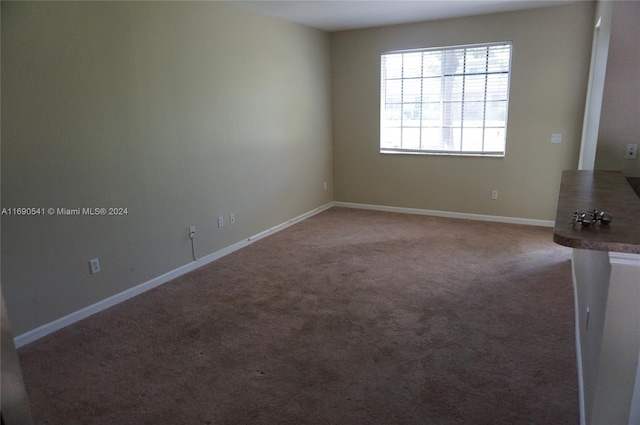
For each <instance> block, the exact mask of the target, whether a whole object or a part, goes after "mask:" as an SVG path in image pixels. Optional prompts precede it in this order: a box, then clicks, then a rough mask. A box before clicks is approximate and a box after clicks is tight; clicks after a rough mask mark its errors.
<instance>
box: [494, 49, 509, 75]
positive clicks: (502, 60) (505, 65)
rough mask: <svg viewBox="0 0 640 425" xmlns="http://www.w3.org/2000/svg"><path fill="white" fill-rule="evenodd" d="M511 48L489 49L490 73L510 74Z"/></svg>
mask: <svg viewBox="0 0 640 425" xmlns="http://www.w3.org/2000/svg"><path fill="white" fill-rule="evenodd" d="M510 52H511V48H510V46H493V47H491V48H490V49H489V68H488V71H489V72H508V71H509V62H510V56H511V53H510Z"/></svg>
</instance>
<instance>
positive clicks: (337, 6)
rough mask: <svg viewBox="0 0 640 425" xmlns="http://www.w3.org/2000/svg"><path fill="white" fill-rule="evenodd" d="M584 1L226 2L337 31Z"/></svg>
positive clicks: (390, 0) (264, 0) (360, 0)
mask: <svg viewBox="0 0 640 425" xmlns="http://www.w3.org/2000/svg"><path fill="white" fill-rule="evenodd" d="M576 1H587V0H417V1H416V0H414V1H407V0H373V1H370V0H296V1H292V0H288V1H283V0H280V1H272V0H262V1H260V0H258V1H245V0H229V1H228V2H229V3H231V4H234V5H237V6H240V7H243V8H246V9H250V10H253V11H255V12H257V13H261V14H264V15H269V16H273V17H276V18H280V19H284V20H287V21H292V22H297V23H299V24H303V25H307V26H310V27H314V28H318V29H322V30H325V31H341V30H348V29H356V28H367V27H375V26H381V25H391V24H401V23H407V22H420V21H429V20H435V19H443V18H453V17H460V16H470V15H481V14H487V13H496V12H506V11H511V10H521V9H533V8H537V7H545V6H555V5H561V4H567V3H574V2H576Z"/></svg>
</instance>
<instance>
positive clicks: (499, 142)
mask: <svg viewBox="0 0 640 425" xmlns="http://www.w3.org/2000/svg"><path fill="white" fill-rule="evenodd" d="M504 146H505V131H504V128H487V129H485V130H484V148H485V150H488V151H493V152H500V151H502V150H504Z"/></svg>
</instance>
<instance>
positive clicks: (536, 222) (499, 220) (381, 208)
mask: <svg viewBox="0 0 640 425" xmlns="http://www.w3.org/2000/svg"><path fill="white" fill-rule="evenodd" d="M335 206H336V207H344V208H359V209H363V210H375V211H386V212H395V213H404V214H416V215H431V216H435V217H447V218H461V219H464V220H478V221H492V222H497V223H509V224H526V225H529V226H540V227H554V226H555V222H554V221H551V220H535V219H531V218H517V217H502V216H495V215H483V214H469V213H461V212H451V211H437V210H423V209H419V208H403V207H389V206H384V205H370V204H355V203H351V202H335Z"/></svg>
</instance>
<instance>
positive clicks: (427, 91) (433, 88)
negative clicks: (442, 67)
mask: <svg viewBox="0 0 640 425" xmlns="http://www.w3.org/2000/svg"><path fill="white" fill-rule="evenodd" d="M441 95H442V80H441V79H440V78H439V77H438V78H433V77H432V78H424V79H423V80H422V101H423V102H439V101H440V96H441Z"/></svg>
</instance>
